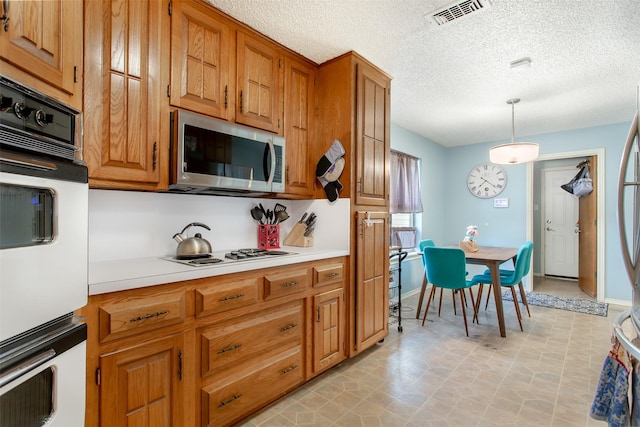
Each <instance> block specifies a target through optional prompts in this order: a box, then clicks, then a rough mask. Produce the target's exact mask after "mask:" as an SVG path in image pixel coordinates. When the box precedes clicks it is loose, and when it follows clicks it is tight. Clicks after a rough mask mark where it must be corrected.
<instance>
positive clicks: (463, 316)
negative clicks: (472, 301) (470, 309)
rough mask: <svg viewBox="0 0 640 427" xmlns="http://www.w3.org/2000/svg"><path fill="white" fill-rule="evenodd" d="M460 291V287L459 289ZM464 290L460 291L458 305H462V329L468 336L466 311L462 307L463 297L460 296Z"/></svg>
mask: <svg viewBox="0 0 640 427" xmlns="http://www.w3.org/2000/svg"><path fill="white" fill-rule="evenodd" d="M460 290H461V291H462V289H460ZM463 293H464V292H460V305H461V306H462V318H463V319H464V331H465V332H466V334H467V336H469V326H467V313H466V311H465V309H464V297H463V296H462V294H463Z"/></svg>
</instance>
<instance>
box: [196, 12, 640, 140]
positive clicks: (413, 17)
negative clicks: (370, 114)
mask: <svg viewBox="0 0 640 427" xmlns="http://www.w3.org/2000/svg"><path fill="white" fill-rule="evenodd" d="M208 1H210V3H212V4H213V5H214V6H215V7H217V8H218V9H220V10H222V11H224V12H226V13H227V14H229V15H231V16H233V17H235V18H236V19H238V20H240V21H242V22H244V23H246V24H247V25H249V26H250V27H252V28H254V29H256V30H258V31H260V32H261V33H263V34H265V35H267V36H269V37H271V38H272V39H274V40H276V41H277V42H279V43H281V44H283V45H285V46H287V47H289V48H290V49H292V50H294V51H296V52H298V53H300V54H302V55H303V56H305V57H307V58H309V59H311V60H313V61H315V62H316V63H322V62H324V61H327V60H329V59H331V58H334V57H336V56H338V55H341V54H343V53H344V52H347V51H349V50H354V51H356V52H358V53H360V54H361V55H362V56H364V57H365V58H367V59H369V60H370V61H371V62H373V63H374V64H376V65H377V66H378V67H380V68H381V69H382V70H384V71H385V72H386V73H387V74H389V75H391V76H392V77H393V80H392V83H391V121H392V122H393V123H394V124H397V125H399V126H402V127H404V128H406V129H409V130H411V131H413V132H415V133H417V134H419V135H422V136H424V137H425V138H427V139H429V140H431V141H434V142H437V143H439V144H441V145H444V146H448V147H452V146H458V145H466V144H473V143H478V142H484V141H497V140H508V139H510V138H511V106H510V105H508V104H507V103H506V101H507V100H508V99H510V98H521V102H520V103H519V104H516V106H515V133H516V140H520V141H521V140H524V139H525V138H523V137H526V136H527V135H535V134H540V133H547V132H555V131H560V130H566V129H575V128H583V127H590V126H596V125H603V124H609V123H619V122H625V121H630V120H631V119H632V117H633V113H634V111H635V105H636V87H637V86H638V85H639V84H640V0H538V1H535V0H490V3H489V6H488V7H485V8H484V9H483V10H482V11H480V12H476V13H472V14H469V15H467V16H464V17H462V18H460V19H456V20H454V21H452V22H449V23H447V24H445V25H441V26H438V25H436V24H435V23H433V21H432V20H431V17H430V16H431V14H432V12H435V11H437V10H440V9H441V8H443V7H444V6H448V5H450V4H451V1H448V0H208ZM484 1H485V2H486V0H484ZM522 57H530V58H531V66H530V67H529V68H527V69H522V70H512V69H510V66H509V64H510V62H511V61H513V60H516V59H519V58H522Z"/></svg>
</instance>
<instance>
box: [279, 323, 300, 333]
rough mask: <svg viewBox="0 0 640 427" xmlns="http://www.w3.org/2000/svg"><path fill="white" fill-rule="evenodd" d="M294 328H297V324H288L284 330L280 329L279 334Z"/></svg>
mask: <svg viewBox="0 0 640 427" xmlns="http://www.w3.org/2000/svg"><path fill="white" fill-rule="evenodd" d="M296 326H298V325H297V324H295V323H292V324H290V325H287V326H285V327H284V328H280V332H284V331H288V330H289V329H293V328H295V327H296Z"/></svg>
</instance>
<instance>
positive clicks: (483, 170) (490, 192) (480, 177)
mask: <svg viewBox="0 0 640 427" xmlns="http://www.w3.org/2000/svg"><path fill="white" fill-rule="evenodd" d="M506 185H507V174H506V173H505V172H504V170H503V169H502V168H501V167H500V166H498V165H494V164H491V163H481V164H479V165H478V166H475V167H474V168H473V169H471V171H469V175H468V176H467V187H468V188H469V191H470V192H471V194H473V195H474V196H476V197H480V198H481V199H489V198H491V197H496V196H497V195H498V194H500V193H502V190H504V187H505V186H506Z"/></svg>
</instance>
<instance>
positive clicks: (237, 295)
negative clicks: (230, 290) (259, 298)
mask: <svg viewBox="0 0 640 427" xmlns="http://www.w3.org/2000/svg"><path fill="white" fill-rule="evenodd" d="M243 296H244V294H235V295H229V296H228V297H223V298H220V301H229V300H231V299H238V298H242V297H243Z"/></svg>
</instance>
